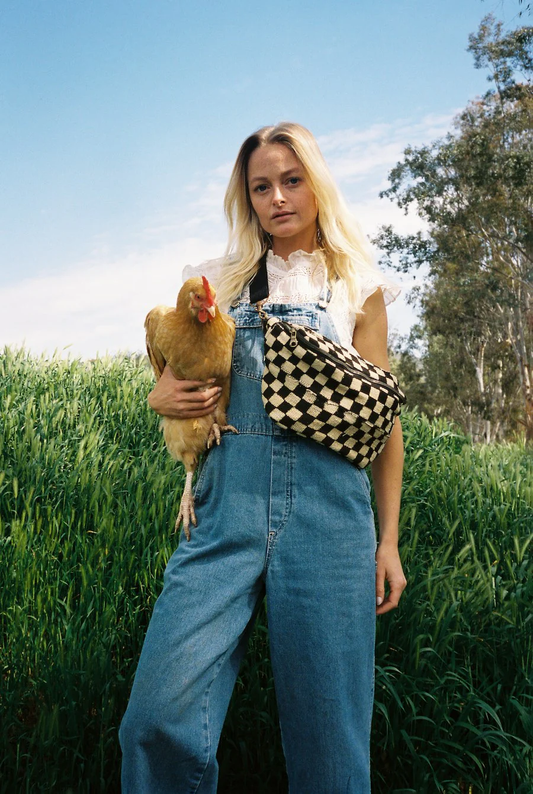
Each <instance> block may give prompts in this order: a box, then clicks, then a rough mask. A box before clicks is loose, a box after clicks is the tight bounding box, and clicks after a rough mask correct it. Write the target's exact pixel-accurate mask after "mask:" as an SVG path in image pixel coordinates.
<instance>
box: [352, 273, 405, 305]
mask: <svg viewBox="0 0 533 794" xmlns="http://www.w3.org/2000/svg"><path fill="white" fill-rule="evenodd" d="M359 288H360V290H361V305H363V304H364V302H365V301H366V299H367V298H369V297H370V296H371V295H372V294H373V293H374V292H375V291H376V290H377V289H381V291H382V293H383V298H384V299H385V304H389V303H392V302H393V301H395V300H396V298H397V297H398V295H399V294H400V292H401V291H402V290H401V287H400V286H399V285H398V284H396V283H395V282H394V281H393V280H392V279H390V278H389V277H388V276H387V275H385V273H382V272H381V270H378V268H377V267H373V266H371V267H368V268H365V270H362V271H360V275H359Z"/></svg>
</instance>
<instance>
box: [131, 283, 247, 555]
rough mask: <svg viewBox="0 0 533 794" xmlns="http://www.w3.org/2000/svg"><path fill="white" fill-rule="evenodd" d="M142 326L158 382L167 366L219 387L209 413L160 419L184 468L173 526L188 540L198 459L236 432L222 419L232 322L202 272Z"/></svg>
mask: <svg viewBox="0 0 533 794" xmlns="http://www.w3.org/2000/svg"><path fill="white" fill-rule="evenodd" d="M144 327H145V329H146V347H147V350H148V356H149V358H150V362H151V364H152V367H153V369H154V372H155V376H156V378H157V380H159V378H160V377H161V375H162V373H163V370H164V368H165V364H168V365H169V366H170V368H171V370H172V372H173V373H174V375H175V376H176V378H181V379H184V380H201V381H208V380H210V379H213V378H214V379H215V382H214V383H213V384H212V385H218V386H220V387H221V388H222V391H221V393H220V397H219V400H218V403H217V406H216V409H215V411H214V413H210V414H207V415H206V416H200V417H198V418H196V419H172V418H170V417H164V418H163V420H162V422H161V428H162V430H163V436H164V439H165V443H166V445H167V449H168V451H169V452H170V454H171V455H172V457H173V458H174V460H179V461H181V462H182V463H183V465H184V466H185V471H186V476H185V487H184V490H183V495H182V499H181V504H180V509H179V514H178V518H177V521H176V530H177V529H178V528H179V526H180V523H181V521H183V530H184V532H185V537H186V538H187V540H190V537H191V535H190V529H189V526H190V523H191V521H192V523H193V524H194V526H197V520H196V515H195V512H194V496H193V493H192V480H193V475H194V472H195V470H196V467H197V465H198V458H199V456H200V454H201V453H202V452H204V451H205V450H206V449H209V448H210V447H211V446H212V445H213V443H216V444H220V436H221V434H222V433H223V432H225V431H231V432H233V433H237V432H238V431H237V430H236V429H235V428H234V427H232V426H231V425H228V424H227V420H226V408H227V406H228V402H229V393H230V375H231V355H232V349H233V340H234V338H235V323H234V322H233V320H232V318H231V317H229V315H227V314H222V313H221V312H220V310H219V309H218V306H217V303H216V293H215V290H214V289H213V287H212V286H211V285H210V284H209V282H208V280H207V279H206V278H205V276H202V277H201V278H190V279H188V280H187V281H186V282H185V283H184V285H183V287H182V288H181V290H180V292H179V295H178V300H177V303H176V308H175V309H172V308H170V307H169V306H156V307H155V309H152V311H150V312H148V314H147V316H146V320H145V323H144Z"/></svg>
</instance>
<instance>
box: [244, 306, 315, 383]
mask: <svg viewBox="0 0 533 794" xmlns="http://www.w3.org/2000/svg"><path fill="white" fill-rule="evenodd" d="M277 308H278V307H277V306H276V305H272V306H267V307H265V311H266V312H267V314H269V315H275V316H276V317H280V318H281V319H283V320H286V321H287V322H289V323H295V324H298V325H307V326H308V327H309V328H315V329H318V327H319V322H318V318H317V316H316V313H315V312H314V311H312V310H311V311H306V310H302V309H294V310H293V311H289V312H287V307H286V306H284V307H283V309H284V311H283V312H279V311H276V309H277ZM280 308H281V306H280ZM234 319H235V342H234V344H233V359H232V369H233V371H234V372H235V374H236V375H241V376H242V377H244V378H252V379H253V380H261V379H262V377H263V369H264V366H265V337H264V334H263V327H262V325H261V320H260V319H259V315H258V314H257V313H256V312H255V309H254V313H253V314H252V315H247V316H245V317H244V318H240V317H235V318H234Z"/></svg>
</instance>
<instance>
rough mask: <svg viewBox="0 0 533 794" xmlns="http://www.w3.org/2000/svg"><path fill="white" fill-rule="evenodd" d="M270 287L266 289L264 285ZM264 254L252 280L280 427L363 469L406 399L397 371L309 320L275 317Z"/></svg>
mask: <svg viewBox="0 0 533 794" xmlns="http://www.w3.org/2000/svg"><path fill="white" fill-rule="evenodd" d="M265 290H266V291H265ZM266 297H268V275H267V270H266V255H264V256H263V257H262V258H261V261H260V263H259V271H258V273H257V274H256V276H254V279H253V280H252V282H251V284H250V303H255V304H256V308H257V310H258V312H259V316H260V317H261V320H262V323H263V331H264V334H265V368H264V370H263V378H262V385H261V392H262V397H263V405H264V407H265V409H266V412H267V413H268V415H269V416H270V418H271V419H273V421H274V422H276V423H277V424H278V425H280V426H281V427H284V428H286V429H287V430H293V431H294V432H295V433H298V435H301V436H304V437H306V438H310V439H312V440H313V441H317V442H318V443H319V444H323V445H324V446H326V447H329V448H330V449H332V450H333V451H334V452H338V453H339V454H340V455H343V456H344V457H346V458H348V460H349V461H351V462H352V463H353V464H354V465H355V466H358V467H359V468H361V469H363V468H365V466H368V464H369V463H371V462H372V461H373V460H374V458H375V457H377V455H379V453H380V452H381V451H382V449H383V447H384V446H385V443H386V441H387V439H388V438H389V436H390V434H391V432H392V428H393V426H394V420H395V418H396V416H398V414H399V413H400V409H401V406H402V405H403V404H404V403H405V395H404V393H403V392H402V390H401V389H400V387H399V385H398V381H397V379H396V377H395V376H394V375H393V374H392V373H390V372H387V370H384V369H382V368H381V367H378V366H376V365H375V364H372V363H371V362H370V361H367V360H366V359H364V358H363V357H362V356H360V355H359V354H358V353H357V351H355V350H354V351H353V352H350V351H348V350H347V349H346V348H344V347H342V346H341V345H338V344H336V343H335V342H332V341H331V340H330V339H328V338H327V337H325V336H323V335H322V334H319V333H317V332H316V331H315V330H313V329H312V328H308V327H307V326H304V325H296V324H294V323H288V322H285V321H284V320H280V319H278V318H277V317H269V316H268V315H267V314H266V312H265V311H264V309H263V307H262V303H263V301H264V299H265V298H266Z"/></svg>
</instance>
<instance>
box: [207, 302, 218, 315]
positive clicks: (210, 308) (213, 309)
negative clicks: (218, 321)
mask: <svg viewBox="0 0 533 794" xmlns="http://www.w3.org/2000/svg"><path fill="white" fill-rule="evenodd" d="M205 308H206V309H207V311H208V312H209V314H210V315H211V317H213V318H214V316H215V314H216V311H217V307H216V306H215V304H213V305H212V306H206V307H205Z"/></svg>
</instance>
